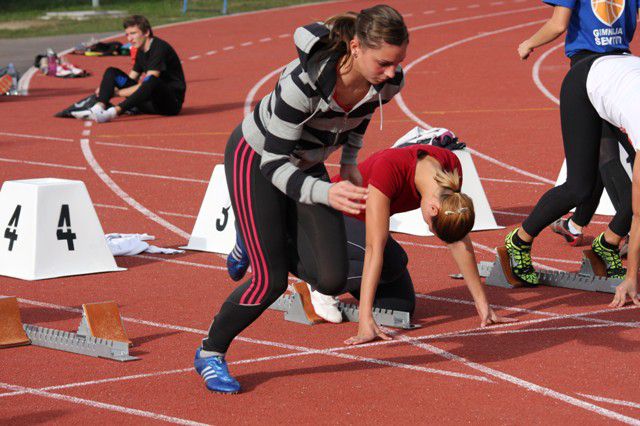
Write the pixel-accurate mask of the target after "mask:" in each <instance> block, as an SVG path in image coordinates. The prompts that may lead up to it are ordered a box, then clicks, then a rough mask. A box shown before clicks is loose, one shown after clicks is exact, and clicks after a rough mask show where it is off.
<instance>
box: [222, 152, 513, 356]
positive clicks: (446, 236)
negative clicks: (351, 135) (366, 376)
mask: <svg viewBox="0 0 640 426" xmlns="http://www.w3.org/2000/svg"><path fill="white" fill-rule="evenodd" d="M358 169H359V170H360V174H361V175H362V180H363V185H364V186H365V187H368V190H369V195H368V197H367V201H366V209H365V210H364V211H362V212H360V213H358V214H345V228H346V234H347V244H348V254H349V277H348V280H347V286H346V288H345V292H349V293H351V294H352V295H353V296H354V297H355V298H356V299H359V300H360V309H359V326H358V335H357V336H354V337H352V338H350V339H348V340H347V341H346V343H347V344H359V343H365V342H368V341H371V340H373V339H375V338H376V337H380V338H382V339H390V337H389V336H387V335H386V334H385V333H383V332H382V331H381V330H380V329H379V328H378V326H377V324H376V323H375V320H374V319H373V308H374V307H375V308H382V309H392V310H399V311H404V312H409V313H413V310H414V307H415V292H414V288H413V282H412V280H411V275H410V274H409V270H408V269H407V263H408V256H407V253H406V252H405V251H404V249H403V248H402V247H401V246H400V244H398V243H397V242H396V241H395V240H394V239H393V237H392V236H391V234H390V232H389V220H390V217H391V215H393V214H396V213H401V212H406V211H411V210H414V209H417V208H420V209H421V211H422V215H423V217H424V219H425V221H426V222H427V223H428V224H429V227H430V228H431V230H432V231H433V232H434V233H435V234H436V236H437V237H438V238H440V239H441V240H442V241H444V242H446V243H447V244H448V246H449V249H450V251H451V254H452V255H453V258H454V260H455V262H456V263H457V265H458V267H459V268H460V270H461V271H462V274H463V276H464V278H465V280H466V282H467V286H468V287H469V291H470V292H471V295H472V297H473V299H474V301H475V304H476V309H477V310H478V314H479V315H480V326H481V327H485V326H487V325H490V324H495V323H504V322H511V321H514V320H512V319H508V318H502V317H499V316H497V315H496V314H495V313H494V312H493V310H492V308H491V307H490V306H489V303H488V301H487V297H486V294H485V292H484V289H483V287H482V283H481V281H480V275H479V273H478V268H477V264H476V258H475V254H474V251H473V246H472V244H471V238H470V237H469V232H470V231H471V229H472V228H473V224H474V220H475V212H474V208H473V201H472V200H471V198H469V197H468V196H467V195H465V194H462V193H460V188H461V186H462V166H461V165H460V160H459V159H458V157H457V156H456V155H455V154H454V153H453V152H452V151H451V150H448V149H444V148H441V147H437V146H433V145H427V144H421V143H415V144H410V145H408V146H401V147H398V148H389V149H385V150H382V151H379V152H376V153H374V154H373V155H371V156H370V157H369V158H367V159H366V160H365V161H363V162H362V163H360V164H359V165H358ZM341 180H342V178H341V177H340V176H339V175H338V176H335V177H334V178H333V179H332V181H333V182H339V181H341ZM234 251H235V252H236V254H237V253H242V252H243V248H242V246H238V245H236V247H235V249H234ZM232 253H233V252H232ZM230 256H231V255H230ZM231 263H232V264H233V262H231ZM245 263H248V262H245ZM245 270H246V269H245ZM233 271H236V272H237V270H236V269H234V270H233ZM300 278H302V279H305V277H303V276H301V277H300ZM317 297H318V295H317V292H312V300H313V299H314V298H315V299H316V300H315V301H314V308H316V312H317V313H318V314H319V315H320V316H322V317H325V315H322V314H320V312H318V309H317ZM330 299H331V298H330ZM323 311H324V310H323ZM325 319H327V318H325ZM332 322H339V321H332Z"/></svg>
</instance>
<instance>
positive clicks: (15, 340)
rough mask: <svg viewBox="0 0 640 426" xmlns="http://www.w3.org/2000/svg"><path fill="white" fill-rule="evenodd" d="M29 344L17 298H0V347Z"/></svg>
mask: <svg viewBox="0 0 640 426" xmlns="http://www.w3.org/2000/svg"><path fill="white" fill-rule="evenodd" d="M29 344H31V340H29V338H28V337H27V333H25V332H24V328H23V327H22V319H21V318H20V308H19V307H18V299H16V298H15V297H3V298H0V348H11V347H14V346H23V345H29Z"/></svg>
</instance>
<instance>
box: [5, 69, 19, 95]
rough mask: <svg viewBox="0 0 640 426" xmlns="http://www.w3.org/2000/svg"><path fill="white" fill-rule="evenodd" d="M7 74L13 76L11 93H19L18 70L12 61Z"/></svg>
mask: <svg viewBox="0 0 640 426" xmlns="http://www.w3.org/2000/svg"><path fill="white" fill-rule="evenodd" d="M7 74H9V76H10V77H11V88H10V89H9V95H17V94H18V78H19V77H18V72H17V71H16V67H15V66H13V64H12V63H10V64H9V65H8V66H7Z"/></svg>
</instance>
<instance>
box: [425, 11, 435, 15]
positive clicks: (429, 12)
mask: <svg viewBox="0 0 640 426" xmlns="http://www.w3.org/2000/svg"><path fill="white" fill-rule="evenodd" d="M432 13H436V11H435V10H425V11H424V12H422V14H423V15H431V14H432Z"/></svg>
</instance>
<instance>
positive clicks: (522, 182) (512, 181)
mask: <svg viewBox="0 0 640 426" xmlns="http://www.w3.org/2000/svg"><path fill="white" fill-rule="evenodd" d="M480 180H486V181H487V182H500V183H520V184H523V185H544V186H546V184H544V183H542V182H531V181H528V180H513V179H497V178H480Z"/></svg>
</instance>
